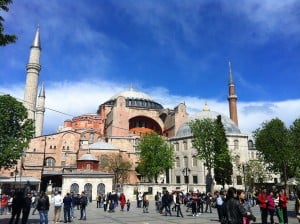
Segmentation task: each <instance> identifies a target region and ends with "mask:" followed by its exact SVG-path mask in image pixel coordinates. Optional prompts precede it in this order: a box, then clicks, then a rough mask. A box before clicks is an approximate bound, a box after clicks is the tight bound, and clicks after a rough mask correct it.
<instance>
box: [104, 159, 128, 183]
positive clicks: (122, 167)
mask: <svg viewBox="0 0 300 224" xmlns="http://www.w3.org/2000/svg"><path fill="white" fill-rule="evenodd" d="M100 168H101V169H102V170H107V171H108V172H113V173H114V175H115V177H114V184H118V183H120V184H124V183H126V182H127V181H128V177H129V173H130V170H131V168H132V164H131V163H130V161H128V160H126V159H124V158H123V157H122V156H121V155H120V154H111V155H107V156H106V157H105V161H104V160H102V161H101V162H100Z"/></svg>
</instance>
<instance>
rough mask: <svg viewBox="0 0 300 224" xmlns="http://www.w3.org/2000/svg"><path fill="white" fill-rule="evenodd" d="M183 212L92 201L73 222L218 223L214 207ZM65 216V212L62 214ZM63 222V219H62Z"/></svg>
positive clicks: (32, 220) (35, 223) (34, 220)
mask: <svg viewBox="0 0 300 224" xmlns="http://www.w3.org/2000/svg"><path fill="white" fill-rule="evenodd" d="M288 205H289V207H288V211H289V224H297V223H298V221H297V220H296V218H295V214H294V210H293V208H294V205H295V202H294V201H289V204H288ZM182 212H183V215H184V218H181V217H176V212H173V216H164V215H161V214H159V213H157V212H156V211H155V206H154V201H150V207H149V213H143V210H142V209H141V208H136V203H135V202H132V204H131V208H130V211H129V212H127V211H124V212H121V211H120V208H119V207H118V208H117V209H116V211H115V212H114V213H108V212H104V210H103V208H96V203H95V202H92V203H90V204H89V205H88V207H87V220H85V221H83V220H78V218H79V214H80V213H79V210H75V218H74V220H73V222H72V223H78V224H100V223H101V224H102V223H104V224H111V223H121V224H126V223H137V224H151V223H153V224H164V223H181V224H192V223H200V224H206V223H211V224H217V223H219V222H218V221H217V210H216V209H212V213H203V214H201V215H199V216H198V217H193V216H192V215H191V212H186V207H185V206H182ZM253 213H254V215H255V216H256V217H257V221H256V223H257V224H258V223H261V222H260V213H259V208H258V206H255V207H253ZM61 217H63V214H62V216H61ZM9 218H10V216H9V215H0V223H1V224H8V222H9ZM52 220H53V204H51V208H50V212H49V224H52V223H54V222H53V221H52ZM61 220H62V222H61V223H63V219H61ZM28 224H39V215H38V214H36V215H30V217H29V220H28Z"/></svg>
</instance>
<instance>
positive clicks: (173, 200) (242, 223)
mask: <svg viewBox="0 0 300 224" xmlns="http://www.w3.org/2000/svg"><path fill="white" fill-rule="evenodd" d="M154 199H155V208H156V211H157V212H158V213H159V214H162V215H165V216H173V215H174V216H177V217H181V218H184V215H183V212H182V208H183V206H184V208H185V210H186V212H187V213H189V212H190V215H191V216H200V215H201V214H203V213H212V208H215V209H216V211H217V214H218V217H217V218H218V220H219V222H220V223H221V224H250V223H251V222H252V221H254V222H255V221H256V217H255V216H254V215H253V213H252V208H253V207H254V206H259V208H260V213H261V223H262V224H267V223H268V221H269V223H271V224H274V223H278V224H287V223H288V214H287V203H288V198H287V196H286V193H285V190H284V189H281V190H280V191H278V190H274V189H273V190H270V191H267V189H266V188H264V187H263V188H262V189H261V190H260V191H253V192H245V191H244V190H237V189H235V188H234V187H230V188H229V189H228V190H226V191H225V190H222V191H216V192H214V193H213V194H211V193H210V192H208V193H204V192H198V191H197V192H188V193H183V192H182V191H173V192H169V191H164V192H163V193H159V192H157V193H156V194H155V197H154ZM293 200H295V211H296V216H297V219H298V220H299V223H300V194H299V193H298V194H295V198H294V199H293ZM136 201H137V205H136V206H137V208H141V210H142V212H144V213H148V212H149V198H148V193H147V192H143V193H142V192H138V193H137V194H136ZM51 202H52V204H53V211H54V215H53V219H51V218H49V217H48V213H49V209H50V203H51ZM88 202H89V199H88V197H87V196H86V195H85V192H82V193H81V194H73V193H72V192H71V193H66V194H65V195H64V196H62V195H61V192H60V191H57V192H55V194H54V196H53V197H52V199H49V197H48V196H47V194H45V192H40V193H36V192H27V193H25V194H24V193H23V192H16V193H14V194H12V195H2V200H1V205H0V212H1V214H3V213H4V212H6V213H7V214H10V215H11V218H10V220H9V224H13V223H19V220H21V223H22V224H26V223H27V220H28V217H29V214H30V212H31V211H32V215H35V213H36V212H38V214H39V219H40V223H41V224H43V223H45V224H48V222H49V219H50V220H51V221H52V220H53V221H54V223H59V222H61V221H63V222H64V223H67V222H72V221H73V220H74V218H75V216H74V210H76V209H77V210H80V217H79V220H86V218H87V214H86V206H87V204H88ZM96 207H97V208H103V209H104V212H115V211H116V209H117V207H120V211H122V212H123V211H127V212H129V211H130V207H131V202H130V200H129V199H127V198H126V196H125V194H124V193H117V192H115V191H112V192H109V193H107V194H99V195H98V196H97V198H96ZM62 213H63V215H61V214H62ZM61 218H62V219H63V220H62V219H61Z"/></svg>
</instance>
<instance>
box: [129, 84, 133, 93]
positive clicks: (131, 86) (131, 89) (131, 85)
mask: <svg viewBox="0 0 300 224" xmlns="http://www.w3.org/2000/svg"><path fill="white" fill-rule="evenodd" d="M130 91H133V84H132V83H130Z"/></svg>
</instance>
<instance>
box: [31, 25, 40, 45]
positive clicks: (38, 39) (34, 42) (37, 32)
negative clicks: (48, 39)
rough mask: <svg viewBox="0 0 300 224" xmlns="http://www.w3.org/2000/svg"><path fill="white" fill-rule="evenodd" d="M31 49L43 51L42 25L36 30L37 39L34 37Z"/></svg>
mask: <svg viewBox="0 0 300 224" xmlns="http://www.w3.org/2000/svg"><path fill="white" fill-rule="evenodd" d="M31 47H36V48H39V49H40V50H41V40H40V25H38V27H37V29H36V33H35V37H34V40H33V43H32V45H31Z"/></svg>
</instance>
